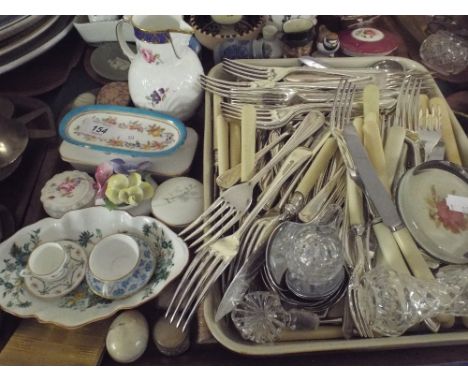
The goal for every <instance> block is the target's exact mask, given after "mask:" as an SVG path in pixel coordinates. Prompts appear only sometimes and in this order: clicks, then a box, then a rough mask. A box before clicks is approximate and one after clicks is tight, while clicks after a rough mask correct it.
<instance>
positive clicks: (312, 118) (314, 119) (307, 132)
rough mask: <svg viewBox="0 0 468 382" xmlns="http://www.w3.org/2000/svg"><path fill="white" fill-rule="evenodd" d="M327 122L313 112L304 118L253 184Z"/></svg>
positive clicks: (321, 115)
mask: <svg viewBox="0 0 468 382" xmlns="http://www.w3.org/2000/svg"><path fill="white" fill-rule="evenodd" d="M324 122H325V117H324V116H323V114H322V113H319V112H317V111H312V112H310V113H309V114H307V116H306V117H305V118H304V120H303V121H302V123H301V124H300V125H299V127H298V128H297V129H296V131H295V132H294V133H293V135H291V137H290V138H289V139H288V141H287V142H286V143H285V144H284V145H283V147H281V150H280V151H279V152H278V153H277V154H276V155H275V156H274V157H273V158H271V160H270V161H269V162H268V163H267V164H266V165H265V166H264V167H263V168H262V169H261V170H260V171H259V172H257V173H256V174H255V175H254V176H253V177H252V179H251V180H250V183H251V184H257V183H258V182H259V181H260V180H261V179H262V178H263V176H264V175H266V174H267V173H268V172H269V171H270V170H271V169H272V168H273V167H274V166H276V164H278V163H279V162H280V161H281V160H283V158H284V157H285V156H286V155H288V154H289V153H290V152H291V151H292V150H294V149H295V148H296V147H297V146H299V145H300V144H301V143H303V142H304V141H305V140H306V139H307V138H309V137H310V136H311V135H312V134H313V133H314V132H315V131H317V130H318V129H319V128H320V127H321V126H322V125H323V123H324Z"/></svg>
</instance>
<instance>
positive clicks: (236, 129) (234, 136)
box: [229, 121, 257, 168]
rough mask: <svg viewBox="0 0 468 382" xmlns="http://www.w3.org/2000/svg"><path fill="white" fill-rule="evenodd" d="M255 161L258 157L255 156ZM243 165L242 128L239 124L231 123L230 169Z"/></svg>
mask: <svg viewBox="0 0 468 382" xmlns="http://www.w3.org/2000/svg"><path fill="white" fill-rule="evenodd" d="M255 159H257V158H256V156H255ZM239 163H241V127H240V125H239V123H238V122H236V121H232V122H229V167H230V168H232V167H234V166H236V165H238V164H239Z"/></svg>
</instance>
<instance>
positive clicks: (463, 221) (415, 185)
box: [396, 161, 468, 264]
mask: <svg viewBox="0 0 468 382" xmlns="http://www.w3.org/2000/svg"><path fill="white" fill-rule="evenodd" d="M467 179H468V177H467V175H466V172H465V171H464V170H463V169H462V168H461V167H460V168H456V166H455V165H453V164H451V163H448V162H443V161H431V162H425V163H423V164H421V165H419V166H417V167H415V168H412V169H411V170H409V171H407V172H406V174H405V175H404V176H403V177H402V178H401V180H400V183H399V185H398V191H397V197H396V202H397V206H398V210H399V213H400V215H401V218H402V219H403V221H404V223H405V225H406V226H407V227H408V230H409V231H410V233H411V235H412V236H413V237H414V239H415V241H416V242H417V243H418V244H419V245H420V246H421V247H422V248H423V249H424V250H425V251H426V252H427V253H428V254H430V255H431V256H432V257H435V258H437V259H439V260H441V261H444V262H447V263H453V264H466V263H468V214H467V213H463V212H459V211H456V210H453V209H451V207H450V203H449V202H448V200H449V199H448V197H449V196H450V195H453V196H457V197H460V198H468V181H467ZM465 200H468V199H465Z"/></svg>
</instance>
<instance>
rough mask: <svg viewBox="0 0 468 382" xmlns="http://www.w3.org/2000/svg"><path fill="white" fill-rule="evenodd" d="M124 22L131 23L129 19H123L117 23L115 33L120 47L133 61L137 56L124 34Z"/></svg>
mask: <svg viewBox="0 0 468 382" xmlns="http://www.w3.org/2000/svg"><path fill="white" fill-rule="evenodd" d="M124 23H129V21H128V20H125V19H121V20H119V22H118V23H117V25H116V27H115V33H116V35H117V41H118V42H119V45H120V48H121V49H122V51H123V52H124V54H125V55H126V56H127V57H128V59H129V60H130V61H133V59H134V58H135V57H136V54H135V53H134V52H133V51H132V50H131V49H130V47H129V46H128V44H127V41H126V40H125V37H124V36H123V30H122V28H123V25H124Z"/></svg>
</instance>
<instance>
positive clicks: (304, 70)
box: [223, 58, 431, 88]
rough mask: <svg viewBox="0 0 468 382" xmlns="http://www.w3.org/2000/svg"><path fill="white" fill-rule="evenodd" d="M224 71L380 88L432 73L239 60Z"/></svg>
mask: <svg viewBox="0 0 468 382" xmlns="http://www.w3.org/2000/svg"><path fill="white" fill-rule="evenodd" d="M223 70H224V71H225V72H227V73H229V74H231V75H234V76H236V77H238V78H242V79H245V80H250V81H257V80H268V81H275V82H277V81H281V80H283V79H284V78H286V77H287V76H289V75H291V74H311V75H312V74H313V75H314V77H313V80H314V81H317V80H331V79H335V80H338V81H339V80H349V81H351V82H352V81H353V80H355V79H356V78H367V79H368V80H370V81H371V82H373V83H375V84H377V85H378V86H379V87H396V88H399V87H400V85H401V81H402V80H404V79H405V78H406V77H407V76H416V77H420V78H423V79H430V78H431V76H430V73H426V72H421V71H416V70H407V71H403V72H383V71H379V70H376V69H366V68H351V69H328V68H326V69H317V68H311V67H284V68H283V67H265V66H259V65H252V64H248V63H245V62H242V61H239V60H230V59H227V58H226V59H224V60H223Z"/></svg>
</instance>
